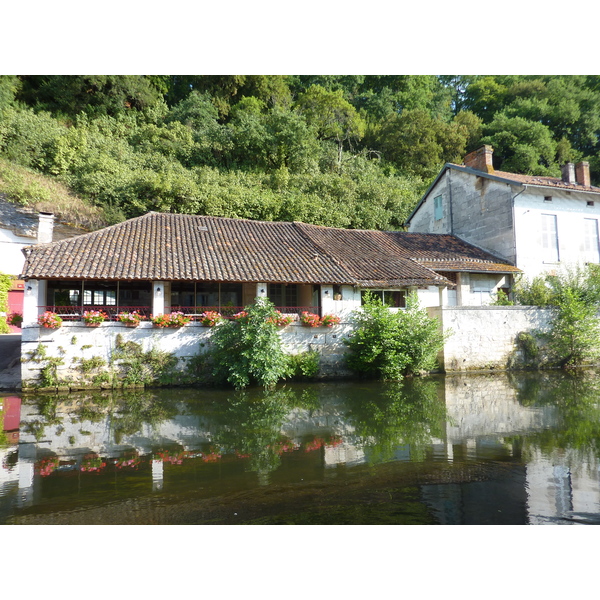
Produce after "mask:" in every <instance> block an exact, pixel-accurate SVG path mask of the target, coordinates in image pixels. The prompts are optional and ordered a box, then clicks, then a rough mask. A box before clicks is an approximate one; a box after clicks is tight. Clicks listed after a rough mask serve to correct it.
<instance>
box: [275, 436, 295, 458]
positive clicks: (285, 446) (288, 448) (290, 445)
mask: <svg viewBox="0 0 600 600" xmlns="http://www.w3.org/2000/svg"><path fill="white" fill-rule="evenodd" d="M299 447H300V446H299V445H298V444H295V443H294V442H293V441H292V440H290V439H289V438H281V439H279V440H277V441H276V442H275V443H273V444H271V445H270V446H269V448H273V450H275V452H276V453H277V454H283V453H284V452H293V451H294V450H297V449H298V448H299Z"/></svg>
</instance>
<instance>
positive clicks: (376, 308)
mask: <svg viewBox="0 0 600 600" xmlns="http://www.w3.org/2000/svg"><path fill="white" fill-rule="evenodd" d="M354 320H355V324H356V328H355V330H354V331H353V333H352V334H351V336H350V338H349V339H348V340H347V341H346V344H347V346H348V354H347V356H346V362H347V364H348V367H349V368H350V369H351V370H352V371H354V372H355V373H358V374H359V375H363V376H367V377H378V378H381V379H386V380H392V381H399V380H401V379H402V378H403V377H405V376H406V375H415V374H418V373H420V372H421V371H429V370H432V369H434V368H435V366H436V362H437V354H438V352H439V351H440V350H441V349H442V347H443V343H444V335H443V334H442V333H441V332H440V330H439V323H438V321H437V320H436V319H433V318H430V317H429V316H428V315H427V311H426V310H425V309H423V308H421V307H420V306H419V301H418V298H417V295H416V294H414V293H413V294H409V296H408V297H407V301H406V310H401V311H397V312H394V311H392V310H390V309H389V307H388V306H386V305H385V304H383V303H382V302H381V300H380V299H379V298H376V297H375V296H373V295H369V294H367V296H366V298H365V301H364V304H363V306H362V307H361V308H360V310H357V311H355V313H354Z"/></svg>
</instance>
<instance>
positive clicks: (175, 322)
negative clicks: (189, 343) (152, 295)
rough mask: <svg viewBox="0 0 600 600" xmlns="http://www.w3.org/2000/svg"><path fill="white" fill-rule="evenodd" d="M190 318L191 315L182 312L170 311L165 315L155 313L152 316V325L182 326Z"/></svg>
mask: <svg viewBox="0 0 600 600" xmlns="http://www.w3.org/2000/svg"><path fill="white" fill-rule="evenodd" d="M191 320H192V317H190V316H188V315H184V314H183V313H182V312H172V313H169V314H167V315H157V316H156V317H152V323H153V324H154V327H172V328H175V327H183V326H184V325H186V324H187V323H189V322H190V321H191Z"/></svg>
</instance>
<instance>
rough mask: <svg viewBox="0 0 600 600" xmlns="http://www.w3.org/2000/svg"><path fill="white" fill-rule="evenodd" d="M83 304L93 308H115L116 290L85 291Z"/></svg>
mask: <svg viewBox="0 0 600 600" xmlns="http://www.w3.org/2000/svg"><path fill="white" fill-rule="evenodd" d="M83 303H84V304H88V305H91V306H115V305H116V304H117V292H116V290H86V289H84V290H83Z"/></svg>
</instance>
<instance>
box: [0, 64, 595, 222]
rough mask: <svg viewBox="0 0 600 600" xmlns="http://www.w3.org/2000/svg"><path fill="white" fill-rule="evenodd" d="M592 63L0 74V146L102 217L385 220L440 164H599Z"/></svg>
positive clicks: (394, 217)
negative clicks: (587, 66) (471, 160)
mask: <svg viewBox="0 0 600 600" xmlns="http://www.w3.org/2000/svg"><path fill="white" fill-rule="evenodd" d="M599 133H600V77H599V76H585V75H577V76H534V75H531V76H524V75H519V76H512V75H502V76H486V75H479V76H462V75H445V76H434V75H126V76H125V75H56V76H50V75H43V76H38V75H35V76H33V75H23V76H14V75H10V76H8V75H5V76H0V158H2V159H4V160H6V161H12V162H13V163H15V164H16V165H18V166H21V167H26V168H29V169H32V170H35V171H37V172H39V173H42V174H45V175H47V176H49V177H53V178H56V179H57V180H59V181H60V182H61V183H62V184H65V185H67V186H69V187H70V188H71V189H72V190H73V191H74V192H75V193H77V194H79V195H80V196H81V197H83V198H85V199H87V200H88V201H89V202H90V203H92V204H94V205H95V206H97V207H100V208H101V209H102V210H105V211H106V213H107V215H110V220H111V221H115V220H119V219H124V218H129V217H133V216H137V215H139V214H143V213H145V212H147V211H148V210H163V211H173V212H185V213H195V214H210V215H216V216H234V217H245V218H252V219H270V220H294V219H295V220H302V221H306V222H311V223H315V224H321V225H332V226H338V227H356V228H384V229H395V228H399V227H401V226H402V223H403V222H404V220H405V218H406V217H407V216H408V214H410V212H411V210H412V209H413V207H414V205H415V204H416V202H417V201H418V199H419V197H420V195H421V194H422V192H423V191H424V190H425V189H426V188H427V186H428V184H429V183H430V181H431V179H432V178H433V177H434V176H435V175H436V174H437V172H438V171H439V169H440V168H441V167H442V166H443V164H444V163H445V162H460V161H461V160H462V157H463V156H464V155H465V154H466V153H467V152H470V151H471V150H474V149H476V148H477V147H478V146H479V145H481V144H484V143H487V144H491V145H492V146H493V147H494V161H495V166H496V168H498V169H503V170H508V171H513V172H517V173H527V174H533V175H554V176H559V175H560V165H561V164H563V163H564V162H566V161H579V160H588V161H589V162H590V166H591V175H592V181H593V182H598V181H599V178H600V142H599Z"/></svg>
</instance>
